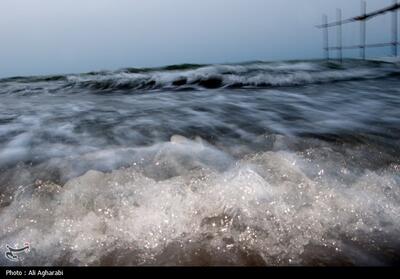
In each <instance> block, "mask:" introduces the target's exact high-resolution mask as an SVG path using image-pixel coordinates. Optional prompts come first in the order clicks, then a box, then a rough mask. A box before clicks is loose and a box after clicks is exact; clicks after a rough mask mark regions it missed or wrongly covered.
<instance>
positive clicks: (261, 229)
mask: <svg viewBox="0 0 400 279" xmlns="http://www.w3.org/2000/svg"><path fill="white" fill-rule="evenodd" d="M277 144H278V145H279V143H277ZM156 148H157V149H158V150H159V152H158V154H157V155H156V156H153V157H152V160H150V161H149V162H148V167H147V168H146V169H147V174H146V173H145V172H143V170H141V169H140V168H138V167H136V166H135V164H133V165H132V167H130V168H123V169H119V170H114V171H112V172H110V173H103V172H99V171H88V172H87V173H85V174H84V175H82V176H80V177H76V178H73V179H71V180H69V181H68V182H67V183H66V184H65V185H63V187H61V186H59V185H56V184H54V183H50V182H37V184H36V185H35V186H34V188H31V189H27V188H20V189H19V190H18V191H17V192H16V193H15V195H14V197H13V201H12V202H11V204H10V205H9V206H7V207H4V208H2V209H1V211H0V216H1V218H0V235H1V242H2V243H8V244H17V243H20V242H23V241H28V242H30V243H31V249H32V252H31V253H30V254H27V255H25V258H24V263H25V264H78V265H86V264H89V265H97V264H120V265H121V264H122V265H125V264H128V265H130V264H145V265H147V264H168V265H176V264H178V265H179V264H218V263H220V264H236V265H241V264H266V265H286V264H312V263H313V262H320V263H324V262H325V263H326V264H329V263H330V264H335V263H336V264H337V262H335V260H338V259H339V258H340V261H342V262H347V263H350V264H384V263H385V262H384V260H383V259H380V258H375V256H374V252H376V251H378V250H379V249H383V250H384V249H385V247H386V246H385V245H389V244H390V245H399V244H400V243H399V241H398V238H397V237H396V236H398V235H399V233H400V220H399V216H400V187H399V176H398V170H399V166H398V165H392V166H390V167H388V168H387V169H385V170H384V171H369V170H365V171H363V172H362V173H358V174H357V173H356V172H355V171H353V170H352V169H351V168H350V167H349V168H348V169H346V165H342V161H343V160H344V158H343V155H342V154H341V153H338V152H335V151H333V150H332V149H330V148H328V147H324V148H321V149H309V150H306V151H305V152H300V153H295V152H290V151H282V150H281V151H269V152H263V153H259V154H256V155H251V156H248V157H247V158H244V159H241V160H239V161H235V163H234V165H231V166H230V167H229V168H227V169H225V170H216V169H215V168H213V167H212V165H213V161H214V165H215V166H217V165H221V162H216V161H215V160H218V158H220V159H219V160H225V161H230V160H233V159H229V156H227V155H224V154H223V153H222V152H221V151H218V150H216V149H215V148H213V147H211V146H208V145H207V144H206V143H205V142H204V141H202V142H200V140H199V141H197V142H196V141H190V140H188V139H185V138H183V137H180V136H175V137H173V138H172V140H171V142H170V143H165V144H163V145H159V146H157V147H156ZM146 152H148V151H144V153H142V155H143V156H142V157H143V158H145V157H146V156H145V155H144V154H146ZM202 152H203V153H202ZM204 152H205V153H204ZM316 152H317V153H318V158H320V159H311V158H312V156H313V155H315V153H316ZM348 152H351V150H349V151H348ZM353 152H354V151H353ZM312 153H314V154H312ZM138 158H139V157H138ZM174 158H175V159H174ZM176 158H180V159H176ZM333 159H334V160H333ZM202 160H206V161H207V163H204V164H202V163H201V161H202ZM233 161H234V160H233ZM194 162H197V163H194ZM151 165H153V167H152V168H151V167H150V166H151ZM208 165H210V167H207V166H208ZM326 167H330V168H331V169H329V168H326ZM171 168H172V169H174V171H171ZM163 171H167V172H168V173H169V174H172V173H173V174H174V175H168V176H164V177H163V178H160V177H159V175H158V174H159V173H162V172H163ZM336 171H340V172H342V173H343V177H348V178H349V180H348V181H344V180H341V177H338V176H337V175H335V172H336ZM151 173H152V174H153V175H151ZM154 174H157V175H154ZM151 176H153V178H152V177H151ZM154 176H157V179H156V178H154ZM349 245H351V249H350V248H349ZM366 246H367V248H366ZM391 247H392V246H391ZM361 248H363V249H361ZM309 251H313V252H314V254H312V253H311V254H310V252H309ZM318 251H319V252H318ZM351 251H353V252H351ZM355 251H357V253H358V256H357V257H356V256H354V255H355V254H354V253H355ZM379 251H382V250H379ZM335 254H336V255H337V256H336V257H335ZM360 255H364V256H365V258H363V257H362V256H360ZM324 256H325V257H327V258H328V259H326V258H323V257H324ZM316 257H321V258H316ZM1 262H2V263H4V260H3V261H1Z"/></svg>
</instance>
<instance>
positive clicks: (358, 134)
mask: <svg viewBox="0 0 400 279" xmlns="http://www.w3.org/2000/svg"><path fill="white" fill-rule="evenodd" d="M27 244H28V245H29V249H27V250H24V251H23V252H21V253H16V252H15V254H14V256H16V258H15V259H14V260H12V259H10V257H6V253H7V252H9V248H7V247H12V248H13V249H19V248H22V247H25V246H24V245H27ZM0 250H1V251H0V252H1V254H0V265H15V266H24V265H60V266H69V265H74V266H75V265H78V266H86V265H89V266H101V265H107V266H109V265H116V266H137V265H138V266H216V265H223V266H391V265H399V264H400V64H398V63H397V64H396V63H388V62H380V61H360V60H354V59H346V60H344V61H343V62H342V63H338V62H335V61H321V60H304V61H303V60H299V61H286V62H285V61H283V62H261V61H253V62H247V63H240V64H218V65H194V64H183V65H172V66H167V67H160V68H143V69H142V68H126V69H121V70H118V71H98V72H90V73H83V74H67V75H48V76H30V77H10V78H2V79H0Z"/></svg>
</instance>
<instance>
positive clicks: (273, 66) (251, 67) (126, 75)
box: [0, 60, 400, 91]
mask: <svg viewBox="0 0 400 279" xmlns="http://www.w3.org/2000/svg"><path fill="white" fill-rule="evenodd" d="M399 72H400V71H399V68H398V66H397V65H396V64H390V63H383V62H376V61H357V60H346V61H345V62H344V63H343V64H339V63H336V62H321V61H297V62H276V63H272V62H269V63H266V62H249V63H242V64H221V65H196V64H182V65H172V66H166V67H160V68H142V69H140V68H126V69H122V70H119V71H114V72H113V71H103V72H91V73H87V74H80V75H56V76H43V77H15V78H8V79H3V80H0V82H2V83H11V82H12V83H17V84H22V85H23V84H27V83H28V84H29V83H38V82H41V83H46V82H48V83H51V82H58V83H60V84H59V86H60V87H59V88H60V89H65V88H68V87H72V88H89V89H93V90H103V91H108V90H137V91H146V90H165V89H168V90H187V89H204V88H206V89H218V88H269V87H282V86H298V85H306V84H317V83H331V82H339V81H352V80H367V79H376V78H384V77H396V76H398V74H399Z"/></svg>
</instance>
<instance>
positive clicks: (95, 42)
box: [0, 0, 392, 77]
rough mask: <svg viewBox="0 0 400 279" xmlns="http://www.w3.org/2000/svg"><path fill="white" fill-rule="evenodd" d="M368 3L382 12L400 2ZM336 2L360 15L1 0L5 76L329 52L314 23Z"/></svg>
mask: <svg viewBox="0 0 400 279" xmlns="http://www.w3.org/2000/svg"><path fill="white" fill-rule="evenodd" d="M367 2H368V10H373V9H376V8H381V7H383V6H386V5H389V4H391V3H392V0H368V1H367ZM336 8H343V17H350V16H354V15H358V14H359V12H360V1H359V0H336V1H334V0H0V76H1V77H5V76H16V75H39V74H59V73H72V72H85V71H92V70H93V71H94V70H102V69H110V70H112V69H118V68H122V67H152V66H161V65H168V64H178V63H223V62H240V61H249V60H287V59H307V58H319V57H321V55H322V51H321V44H322V35H321V32H320V31H319V30H318V29H316V28H315V27H314V25H316V24H319V23H320V22H321V15H322V14H323V13H326V14H327V15H328V16H329V18H330V19H332V20H333V19H334V18H335V14H336ZM390 24H391V18H390V16H389V15H386V16H384V17H381V18H379V19H373V20H371V21H369V22H368V42H369V43H373V42H384V41H389V40H390ZM332 31H333V32H332V37H331V39H332V42H334V40H335V38H334V33H336V32H335V30H332ZM358 33H359V26H358V24H351V25H349V26H346V27H345V28H344V37H345V39H344V43H345V44H354V43H355V44H357V42H358V40H359V39H358ZM346 53H347V54H348V55H355V54H357V52H346ZM389 53H390V50H389V49H382V50H375V51H369V55H373V56H377V55H387V54H389Z"/></svg>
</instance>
